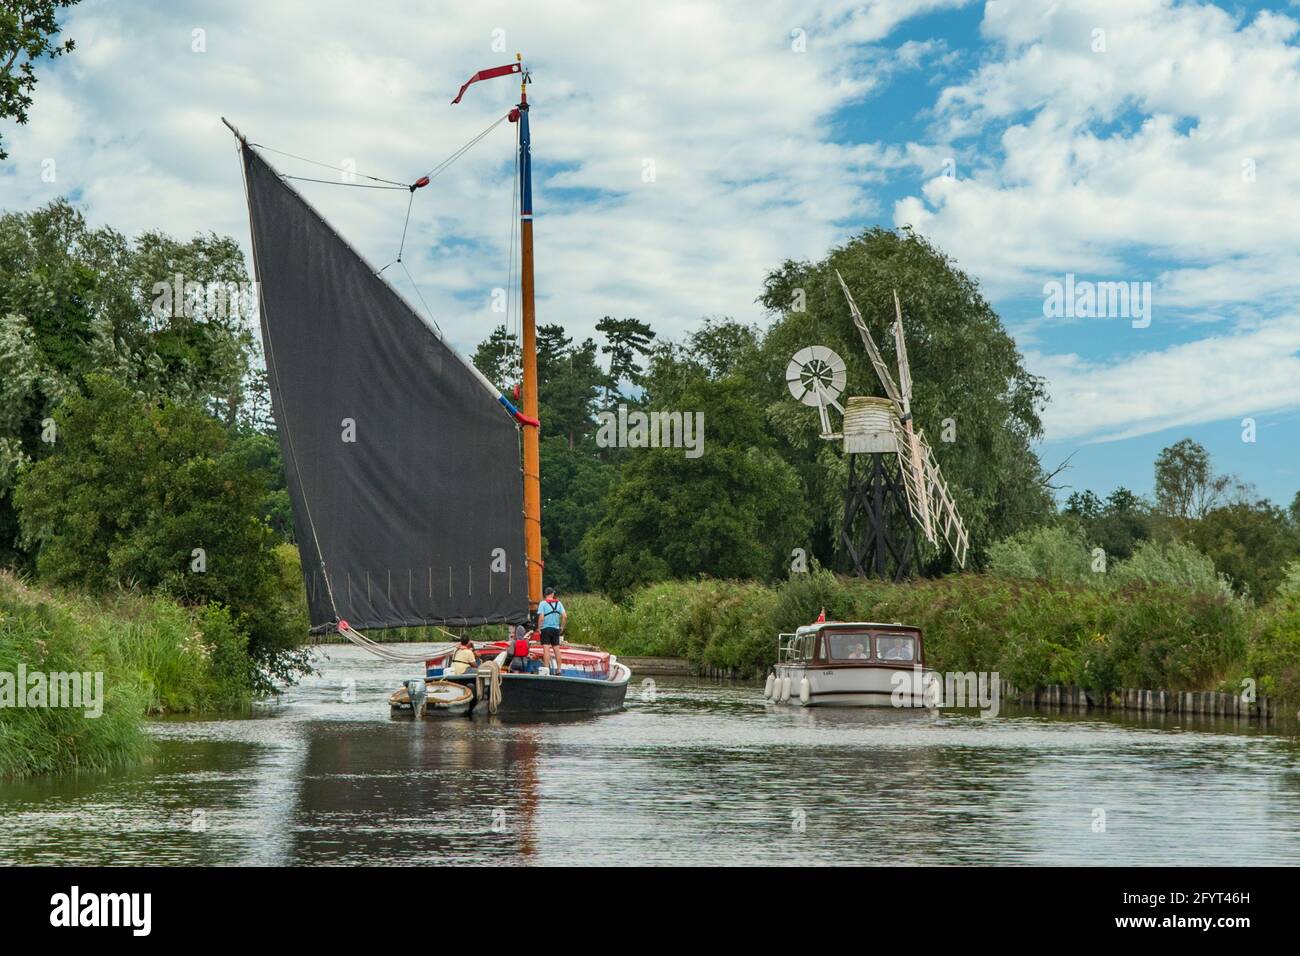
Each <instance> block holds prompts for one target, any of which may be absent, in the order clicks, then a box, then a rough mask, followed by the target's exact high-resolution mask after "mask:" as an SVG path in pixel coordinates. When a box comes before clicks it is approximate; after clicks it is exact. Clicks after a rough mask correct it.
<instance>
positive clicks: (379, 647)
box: [339, 621, 457, 664]
mask: <svg viewBox="0 0 1300 956" xmlns="http://www.w3.org/2000/svg"><path fill="white" fill-rule="evenodd" d="M439 630H442V628H439ZM339 633H340V634H341V635H343V637H344V638H346V639H347V640H349V641H351V642H352V643H353V644H355V645H356V646H357V647H359V648H361V649H362V650H365V651H369V652H370V653H371V654H374V655H375V656H376V657H380V658H383V659H384V660H386V661H390V662H392V663H394V664H423V663H424V662H425V661H427V660H429V659H430V658H434V657H442V656H444V655H445V654H449V653H451V651H452V650H454V649H455V648H456V646H457V644H456V643H449V644H435V645H434V648H433V650H432V651H429V652H428V653H424V654H410V653H406V652H403V651H396V650H393V649H392V648H391V647H387V646H385V645H383V644H379V643H376V642H375V641H372V640H371V639H370V638H368V637H366V636H365V635H364V634H362V633H361V632H360V631H357V630H354V629H353V627H352V625H350V624H349V623H348V622H347V621H339ZM447 633H450V632H447ZM451 636H452V637H455V635H454V634H452V635H451Z"/></svg>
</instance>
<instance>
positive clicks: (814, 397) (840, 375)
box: [785, 345, 846, 435]
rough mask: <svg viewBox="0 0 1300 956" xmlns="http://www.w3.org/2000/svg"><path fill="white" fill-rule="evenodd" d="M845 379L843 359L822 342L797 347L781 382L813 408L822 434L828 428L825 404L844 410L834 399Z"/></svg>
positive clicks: (841, 389)
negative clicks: (800, 347) (819, 418)
mask: <svg viewBox="0 0 1300 956" xmlns="http://www.w3.org/2000/svg"><path fill="white" fill-rule="evenodd" d="M845 381H846V378H845V371H844V359H842V358H840V357H839V356H838V355H836V354H835V353H834V352H833V351H831V350H830V349H828V348H826V346H824V345H810V346H808V347H807V348H803V349H800V350H799V351H798V352H795V353H794V358H792V359H790V364H789V365H787V366H786V367H785V383H786V385H787V386H788V387H789V389H790V394H791V395H793V396H794V397H795V398H796V399H797V400H798V401H800V402H803V403H804V404H805V405H813V406H815V407H816V408H817V411H818V413H819V414H820V415H821V420H822V434H823V435H826V434H828V433H829V432H830V430H831V420H830V414H829V412H828V411H827V408H828V407H833V408H835V409H836V410H837V411H839V413H840V414H841V415H843V414H844V408H843V406H842V405H840V403H839V401H838V399H839V397H840V395H842V394H843V393H844V383H845Z"/></svg>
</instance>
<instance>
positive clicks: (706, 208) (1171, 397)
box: [0, 0, 1300, 503]
mask: <svg viewBox="0 0 1300 956" xmlns="http://www.w3.org/2000/svg"><path fill="white" fill-rule="evenodd" d="M1297 20H1300V9H1297V8H1296V6H1295V4H1293V3H1288V2H1285V0H1278V2H1276V3H1273V4H1260V3H1249V4H1231V5H1227V4H1219V5H1215V4H1212V3H1194V2H1182V0H1177V2H1176V0H1069V2H1063V0H1015V2H987V3H985V2H964V0H868V2H860V0H859V2H840V0H825V2H817V0H809V2H799V3H794V2H788V3H787V2H780V0H772V2H755V3H734V4H700V3H662V4H654V5H643V6H642V7H637V8H632V7H626V6H621V5H595V4H578V3H561V2H537V3H534V4H530V5H528V6H527V7H526V8H520V7H519V6H518V5H514V4H508V3H496V2H492V0H481V2H472V3H471V2H468V0H466V2H446V3H441V4H437V5H432V6H431V5H430V4H427V3H416V2H394V3H389V4H383V5H379V6H375V7H373V8H370V9H367V10H366V14H365V16H364V17H362V16H361V15H360V14H359V13H358V12H357V9H356V7H355V5H351V4H346V3H342V2H334V0H319V2H315V3H310V4H308V3H306V2H296V0H285V2H281V3H277V4H274V5H266V4H259V3H254V2H238V0H236V2H218V0H211V2H203V0H190V2H171V3H167V2H162V0H141V2H137V3H132V4H129V5H128V4H121V3H113V2H109V0H83V2H82V3H81V4H80V5H79V6H78V7H76V8H74V9H73V10H72V11H70V12H69V13H68V14H67V15H66V17H65V28H66V33H67V35H69V36H72V37H74V38H75V39H76V41H77V45H78V49H77V51H76V52H75V53H74V54H73V55H72V56H69V57H67V58H65V59H64V60H62V61H60V62H58V63H56V64H53V65H46V66H43V67H42V70H41V82H40V86H39V87H38V89H37V93H36V105H35V107H34V109H33V111H32V116H31V123H30V124H29V125H28V126H26V127H21V128H15V127H14V126H13V125H12V124H6V126H5V130H4V131H5V136H6V140H7V141H8V143H9V145H10V151H11V153H12V155H11V157H10V159H9V160H8V161H7V162H6V163H5V164H3V166H0V207H3V208H4V209H29V208H34V207H36V206H39V205H41V204H43V203H45V202H48V201H49V200H50V199H52V198H54V197H55V196H58V195H65V196H72V197H74V198H75V199H76V201H78V202H79V203H80V204H81V205H82V207H83V208H84V209H85V210H86V213H87V216H88V217H89V218H90V219H91V221H92V222H95V223H96V224H109V225H112V226H114V227H115V228H118V229H119V230H121V231H123V232H125V233H127V234H128V235H134V234H136V233H138V232H140V231H142V230H144V229H164V230H167V231H170V232H172V233H174V234H177V235H182V236H184V235H191V234H193V233H195V232H199V231H208V230H215V231H217V232H220V233H229V234H232V235H235V236H237V237H239V238H240V240H241V241H244V242H246V237H247V222H246V218H245V212H244V208H243V200H242V186H241V183H240V177H239V169H238V164H237V161H236V159H235V157H234V154H233V150H232V141H231V139H230V136H229V134H228V133H227V132H226V131H225V129H224V128H223V127H222V126H221V125H220V123H219V122H218V119H217V118H218V117H219V116H221V115H226V116H229V117H230V118H231V119H233V120H234V121H236V122H237V123H238V124H239V125H240V126H241V128H243V129H244V130H245V131H246V132H247V133H248V134H249V135H250V138H252V139H253V140H255V141H258V142H262V143H265V144H267V145H270V146H276V147H280V148H283V149H287V150H289V151H292V152H295V153H298V154H300V155H304V156H310V157H314V158H318V159H322V160H325V161H327V162H329V163H331V164H337V165H346V164H348V163H351V164H353V165H354V166H355V168H356V169H357V170H359V171H360V172H363V173H373V174H376V175H381V176H386V177H392V178H396V179H401V180H406V179H414V178H415V177H416V176H418V175H419V174H420V173H421V172H424V171H426V170H427V169H429V168H430V167H432V166H433V165H434V164H435V163H436V162H437V161H439V160H440V159H442V158H443V157H444V156H446V155H447V154H448V153H450V152H451V151H452V150H453V149H455V148H456V146H458V145H459V144H461V143H463V142H465V141H466V140H468V139H469V138H470V137H472V136H473V135H475V134H476V133H477V132H479V131H480V130H481V129H483V128H484V127H485V126H487V125H488V124H489V123H490V122H492V121H493V120H494V119H495V118H497V117H498V116H499V115H500V114H501V113H502V112H504V110H505V109H507V108H508V106H509V105H510V103H511V102H512V100H513V99H514V96H515V93H516V90H515V87H514V84H513V82H512V81H510V80H494V81H491V82H489V83H484V84H480V85H479V86H476V87H474V88H472V90H471V92H470V93H469V94H467V96H466V99H465V101H464V102H463V103H462V104H461V105H459V106H457V107H454V108H453V107H450V106H449V105H448V101H449V100H450V98H451V96H452V95H453V94H454V92H455V90H456V88H457V87H458V86H459V85H460V83H461V82H463V80H464V79H465V77H467V76H468V75H469V74H470V73H472V72H474V71H475V70H477V69H481V68H484V67H487V66H493V65H497V64H498V63H502V62H507V61H508V60H510V59H512V58H513V54H514V51H515V50H516V49H521V50H523V51H524V52H525V54H526V57H527V59H528V62H529V64H530V66H531V67H532V68H533V70H534V78H535V81H536V82H535V84H534V87H533V89H532V92H531V94H530V95H531V98H532V100H533V102H534V104H535V115H534V123H535V130H534V140H535V162H536V167H535V173H536V177H537V187H536V192H537V211H538V222H537V237H538V292H539V317H540V319H541V320H542V321H546V322H562V323H564V324H565V325H566V326H567V327H569V328H570V329H571V331H572V332H573V334H574V335H575V336H576V337H581V336H583V335H586V334H590V332H591V329H592V326H593V325H594V323H595V322H596V321H597V320H598V319H599V318H600V317H601V316H603V315H605V314H613V315H636V316H638V317H640V318H643V319H646V320H648V321H649V322H650V323H651V324H652V325H653V326H654V327H655V328H656V329H657V330H659V331H660V333H661V334H663V335H667V336H676V335H681V334H683V333H684V332H686V331H688V330H689V329H690V328H691V327H692V326H693V325H694V324H695V323H697V322H698V321H699V319H700V317H702V316H708V315H731V316H734V317H735V318H737V319H740V320H742V321H752V322H758V323H763V322H765V321H766V317H765V316H763V314H762V313H761V311H760V310H759V308H758V307H757V306H756V305H755V303H754V299H755V296H756V295H757V294H758V292H759V290H760V288H761V282H762V277H763V275H764V274H765V272H766V271H767V270H769V269H771V268H772V267H773V266H774V265H776V264H778V263H779V262H781V261H782V260H783V259H785V258H795V259H805V258H806V259H816V258H820V257H821V256H822V255H824V254H825V252H826V250H827V249H828V248H830V247H831V246H833V245H835V244H837V243H840V242H842V241H843V240H844V239H845V238H847V237H848V236H849V235H851V234H852V233H854V232H856V231H859V230H860V229H862V228H864V227H866V226H870V225H876V224H880V225H885V226H899V225H903V224H911V225H913V226H914V227H915V228H917V229H918V231H920V232H921V233H923V234H924V235H926V236H927V237H928V238H930V239H931V240H932V241H933V242H935V243H936V244H937V245H938V246H939V247H940V248H941V249H943V250H944V251H945V252H947V253H948V254H949V255H951V256H953V257H954V258H955V259H956V261H957V263H958V265H959V266H960V267H962V268H963V269H965V270H966V271H967V272H968V273H970V274H971V275H972V276H974V277H975V278H976V279H977V280H978V281H979V282H980V284H981V287H982V289H983V290H984V293H985V295H986V297H987V298H989V300H990V301H991V302H992V303H993V305H994V306H995V308H996V309H997V310H998V312H999V313H1000V314H1001V315H1002V317H1003V319H1004V321H1005V323H1006V325H1007V327H1008V329H1009V330H1010V331H1011V332H1012V334H1013V335H1014V336H1015V338H1016V341H1017V344H1018V345H1019V347H1020V349H1021V351H1022V352H1023V354H1024V356H1025V361H1026V364H1027V365H1028V367H1029V368H1030V370H1031V371H1033V372H1035V373H1036V374H1040V375H1043V376H1044V377H1045V378H1046V379H1047V382H1048V389H1049V392H1050V393H1051V395H1052V398H1053V400H1052V403H1051V405H1050V406H1049V408H1048V410H1047V412H1046V414H1045V417H1044V421H1045V425H1046V428H1047V440H1046V441H1045V442H1044V443H1043V445H1042V448H1041V452H1042V458H1043V461H1044V463H1045V464H1046V465H1048V466H1049V467H1053V466H1055V465H1056V464H1057V463H1059V462H1060V461H1061V460H1062V459H1064V458H1065V457H1066V456H1069V455H1073V458H1072V468H1071V470H1070V471H1069V472H1068V473H1067V474H1066V475H1065V476H1063V478H1062V481H1064V482H1066V483H1068V484H1070V485H1072V486H1075V487H1078V488H1084V487H1087V488H1092V489H1093V490H1095V491H1097V492H1099V493H1102V494H1105V493H1107V492H1109V491H1110V490H1112V489H1113V488H1115V487H1117V486H1119V485H1121V484H1122V485H1125V486H1128V487H1130V488H1132V489H1134V490H1136V491H1138V492H1140V493H1149V492H1150V490H1151V485H1152V461H1153V459H1154V457H1155V455H1156V453H1157V452H1158V451H1159V450H1160V448H1162V447H1164V446H1165V445H1168V444H1170V443H1172V442H1173V441H1176V440H1177V439H1179V438H1182V437H1186V436H1191V437H1193V438H1195V439H1196V440H1198V441H1200V442H1202V443H1203V444H1204V445H1205V446H1206V447H1207V448H1209V449H1210V451H1211V453H1212V454H1213V456H1214V458H1215V462H1216V464H1217V465H1218V467H1219V468H1220V469H1221V470H1223V471H1228V472H1232V473H1234V474H1236V475H1237V476H1238V477H1240V478H1241V479H1243V480H1246V481H1248V482H1250V483H1252V484H1253V485H1254V486H1255V487H1256V488H1257V490H1258V492H1259V493H1260V494H1263V495H1267V496H1270V497H1272V498H1273V499H1274V500H1275V501H1277V502H1279V503H1287V502H1289V501H1290V500H1291V497H1292V496H1293V495H1294V493H1295V491H1296V490H1297V489H1300V466H1297V456H1296V454H1295V451H1294V449H1295V447H1296V444H1297V441H1296V439H1297V427H1298V425H1300V359H1298V358H1297V354H1298V353H1300V314H1298V313H1297V310H1296V308H1295V301H1296V295H1295V293H1296V292H1297V287H1298V286H1300V251H1297V250H1300V164H1297V163H1296V162H1295V160H1294V157H1295V156H1296V155H1297V154H1298V152H1300V124H1297V123H1296V121H1295V117H1296V116H1297V115H1300V47H1298V45H1297V44H1298V40H1300V23H1297ZM512 136H513V134H512V131H511V127H509V126H508V125H504V124H503V126H501V127H499V128H498V129H497V130H496V131H494V132H493V133H492V134H491V135H490V136H489V137H488V138H487V139H485V140H484V142H483V143H482V144H481V145H480V146H478V147H476V148H475V150H474V151H472V152H471V153H469V154H467V156H466V157H465V158H464V159H462V160H461V161H459V162H458V163H457V164H456V165H455V166H453V167H451V168H450V169H449V170H448V172H447V173H446V174H444V175H443V176H442V177H441V178H440V179H439V180H436V181H435V184H434V185H433V186H431V187H430V188H429V189H428V190H424V191H422V192H421V193H420V194H418V196H417V201H416V204H415V208H414V215H413V218H412V223H411V234H410V236H409V237H408V239H407V250H408V251H407V255H406V257H405V261H406V263H407V265H408V266H409V267H410V268H411V270H412V272H413V273H414V274H415V275H416V277H417V280H418V281H419V283H420V287H421V290H422V292H423V294H424V297H425V299H426V300H427V301H428V302H429V304H430V308H431V310H432V312H433V313H434V315H435V316H436V317H437V321H438V323H439V325H440V326H441V327H442V328H443V329H444V330H445V331H446V333H447V335H448V336H449V337H450V338H451V339H452V341H453V342H454V343H456V344H457V345H458V346H459V347H461V348H463V349H466V350H469V349H472V347H473V345H474V344H475V343H476V342H478V341H479V340H480V339H482V338H484V337H486V335H487V334H488V332H489V331H490V330H491V328H492V326H493V325H495V324H497V323H499V322H500V321H502V318H503V316H501V315H500V314H498V313H494V312H492V311H491V305H490V303H491V302H492V292H493V290H494V289H496V288H499V287H501V286H504V285H505V284H506V282H507V265H508V262H509V236H510V211H511V207H512V196H511V180H510V168H511V167H510V155H511V145H512ZM275 159H276V161H277V165H279V166H280V168H281V169H282V170H283V171H285V172H293V173H299V174H303V175H312V174H313V167H305V166H303V165H301V164H296V163H294V162H293V161H291V160H287V159H283V160H281V158H279V157H275ZM49 161H53V162H54V163H55V166H56V168H57V176H56V178H55V179H54V181H53V182H51V181H49V179H48V176H45V175H43V172H44V170H45V169H46V168H47V165H48V162H49ZM945 161H950V163H951V169H952V170H954V171H955V175H953V176H951V177H949V176H946V175H945ZM647 163H649V164H651V165H652V166H653V170H654V176H653V177H651V178H649V179H647V178H646V175H645V171H646V169H647ZM1247 167H1249V174H1248V173H1247ZM327 175H328V173H327ZM302 189H303V192H304V193H305V194H306V195H307V196H308V198H309V199H311V201H313V202H314V203H315V204H316V205H317V206H318V208H319V209H320V210H321V211H322V212H323V213H324V214H325V215H326V217H327V218H329V219H330V220H331V221H332V222H334V223H335V224H336V225H337V226H338V227H339V228H340V230H341V231H342V232H344V234H345V235H347V236H348V238H349V239H350V240H351V241H353V242H354V244H355V245H356V246H357V247H358V248H359V249H361V250H362V251H363V252H364V253H365V254H366V255H367V256H368V257H370V258H371V259H372V260H373V261H375V262H376V263H377V264H382V263H384V262H387V261H389V260H390V259H391V258H392V257H393V254H394V253H395V251H396V245H397V239H398V236H399V234H400V229H401V220H402V214H403V212H404V211H405V196H404V194H401V193H379V194H372V193H371V191H369V190H359V189H346V188H340V187H337V186H330V185H310V184H308V185H304V186H303V187H302ZM1068 273H1072V274H1074V275H1075V276H1076V277H1077V278H1078V279H1080V280H1089V281H1094V282H1108V281H1123V282H1137V283H1139V284H1140V283H1143V282H1150V283H1151V287H1152V321H1151V322H1150V324H1149V326H1147V327H1145V328H1135V327H1133V324H1132V323H1131V322H1130V321H1129V320H1128V319H1127V318H1123V317H1098V318H1078V319H1070V318H1065V317H1049V316H1046V315H1044V309H1043V307H1044V284H1045V283H1047V282H1052V281H1060V282H1063V281H1064V279H1065V276H1066V275H1067V274H1068ZM403 281H404V280H403ZM398 284H399V286H401V285H402V284H403V282H402V281H399V282H398ZM1246 418H1251V419H1253V420H1254V421H1255V430H1256V440H1255V441H1254V442H1252V443H1247V442H1243V441H1242V440H1241V435H1242V431H1243V427H1242V420H1243V419H1246ZM923 424H924V423H923Z"/></svg>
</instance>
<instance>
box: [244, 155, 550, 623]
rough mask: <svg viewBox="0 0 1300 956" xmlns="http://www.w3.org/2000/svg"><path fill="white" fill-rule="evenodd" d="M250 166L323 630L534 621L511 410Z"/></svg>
mask: <svg viewBox="0 0 1300 956" xmlns="http://www.w3.org/2000/svg"><path fill="white" fill-rule="evenodd" d="M243 162H244V175H245V185H246V189H247V193H248V209H249V218H250V220H251V223H252V236H253V264H254V269H255V271H256V276H257V280H258V284H259V294H260V300H259V304H260V311H261V324H262V341H263V345H264V347H265V353H266V365H267V372H268V374H269V378H270V385H271V398H272V405H273V408H274V412H275V420H276V425H277V427H278V430H279V438H280V449H281V451H282V453H283V456H284V466H285V477H286V479H287V482H288V486H289V495H290V497H291V499H292V501H293V514H294V527H295V529H296V531H297V538H298V547H299V551H300V553H301V555H302V570H303V580H304V582H305V584H306V587H307V600H308V605H309V608H310V612H311V624H312V630H313V631H322V630H330V629H333V627H334V626H335V624H336V622H337V621H339V620H340V619H342V620H346V621H347V622H348V623H349V624H350V625H352V626H353V627H369V628H387V627H407V626H417V625H422V624H440V625H475V624H488V623H497V622H511V623H515V622H522V621H523V620H525V619H526V618H527V603H528V589H527V576H526V573H525V569H524V561H523V553H524V545H523V541H524V531H523V485H522V480H521V474H520V465H519V444H518V436H517V433H516V426H515V424H514V422H513V420H512V419H511V417H510V415H509V414H508V413H507V412H506V411H505V410H504V409H503V408H502V406H501V405H499V404H498V403H497V401H496V400H495V396H494V395H493V394H492V393H491V392H490V391H489V388H488V387H487V385H486V382H485V380H484V379H482V377H481V376H480V375H478V373H477V372H476V371H475V370H474V369H473V367H472V366H471V365H469V364H468V363H467V362H466V361H464V360H463V359H462V358H461V357H460V356H459V355H457V354H456V353H455V352H454V351H452V349H451V348H449V347H448V346H447V345H446V344H445V343H444V342H443V341H442V339H441V338H440V337H439V336H438V335H437V334H435V333H434V331H433V330H432V329H431V328H430V327H429V326H428V325H426V324H425V322H424V321H423V320H422V319H421V318H420V317H419V316H418V315H416V314H415V313H414V312H413V311H412V310H411V309H410V307H409V306H407V304H406V303H405V301H403V299H402V298H401V297H400V296H399V295H398V294H397V293H396V292H395V291H394V290H393V289H392V287H390V286H389V285H388V283H387V282H385V281H384V280H383V279H382V278H380V277H379V276H377V275H376V274H375V272H374V270H373V269H372V268H371V267H370V266H369V264H368V263H366V262H365V260H363V259H362V258H361V257H360V256H358V255H357V254H356V253H355V252H354V251H353V250H352V249H351V248H350V247H349V246H348V245H347V244H346V243H345V242H344V241H343V240H342V239H341V238H340V237H339V235H338V234H337V233H336V232H335V231H334V230H333V229H332V228H331V227H330V226H329V225H328V224H327V223H326V222H325V221H324V220H323V219H322V218H321V217H320V216H319V215H318V214H317V213H316V211H315V210H314V209H312V208H311V206H309V205H308V204H307V203H306V201H305V200H304V199H303V198H302V197H301V196H299V195H298V194H297V193H296V192H295V191H294V190H293V189H291V188H289V187H288V186H287V185H286V184H285V183H284V181H283V180H282V179H281V178H280V177H279V175H277V174H276V172H275V170H273V169H272V168H271V167H270V166H269V165H267V163H266V162H265V160H263V159H262V157H261V156H260V155H259V154H258V153H257V152H255V151H254V150H253V149H252V148H251V147H249V146H247V145H245V146H244V147H243Z"/></svg>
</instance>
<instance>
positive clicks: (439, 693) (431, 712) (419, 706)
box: [388, 680, 474, 717]
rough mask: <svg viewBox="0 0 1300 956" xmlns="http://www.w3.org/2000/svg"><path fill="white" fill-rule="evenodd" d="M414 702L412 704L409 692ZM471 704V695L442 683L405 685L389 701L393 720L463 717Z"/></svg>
mask: <svg viewBox="0 0 1300 956" xmlns="http://www.w3.org/2000/svg"><path fill="white" fill-rule="evenodd" d="M412 690H414V691H415V700H414V702H412V700H411V691H412ZM473 702H474V691H473V690H472V689H471V688H469V687H462V686H461V685H459V684H453V683H451V682H450V681H445V680H426V681H425V682H424V686H423V688H421V687H420V682H419V681H407V682H406V684H404V685H403V686H401V687H399V688H398V689H397V690H395V691H393V693H392V694H391V695H390V696H389V698H388V704H389V706H390V707H391V708H392V712H393V715H394V716H405V715H407V714H410V715H412V716H423V717H463V716H464V715H466V714H468V713H469V709H470V705H471V704H473Z"/></svg>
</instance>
